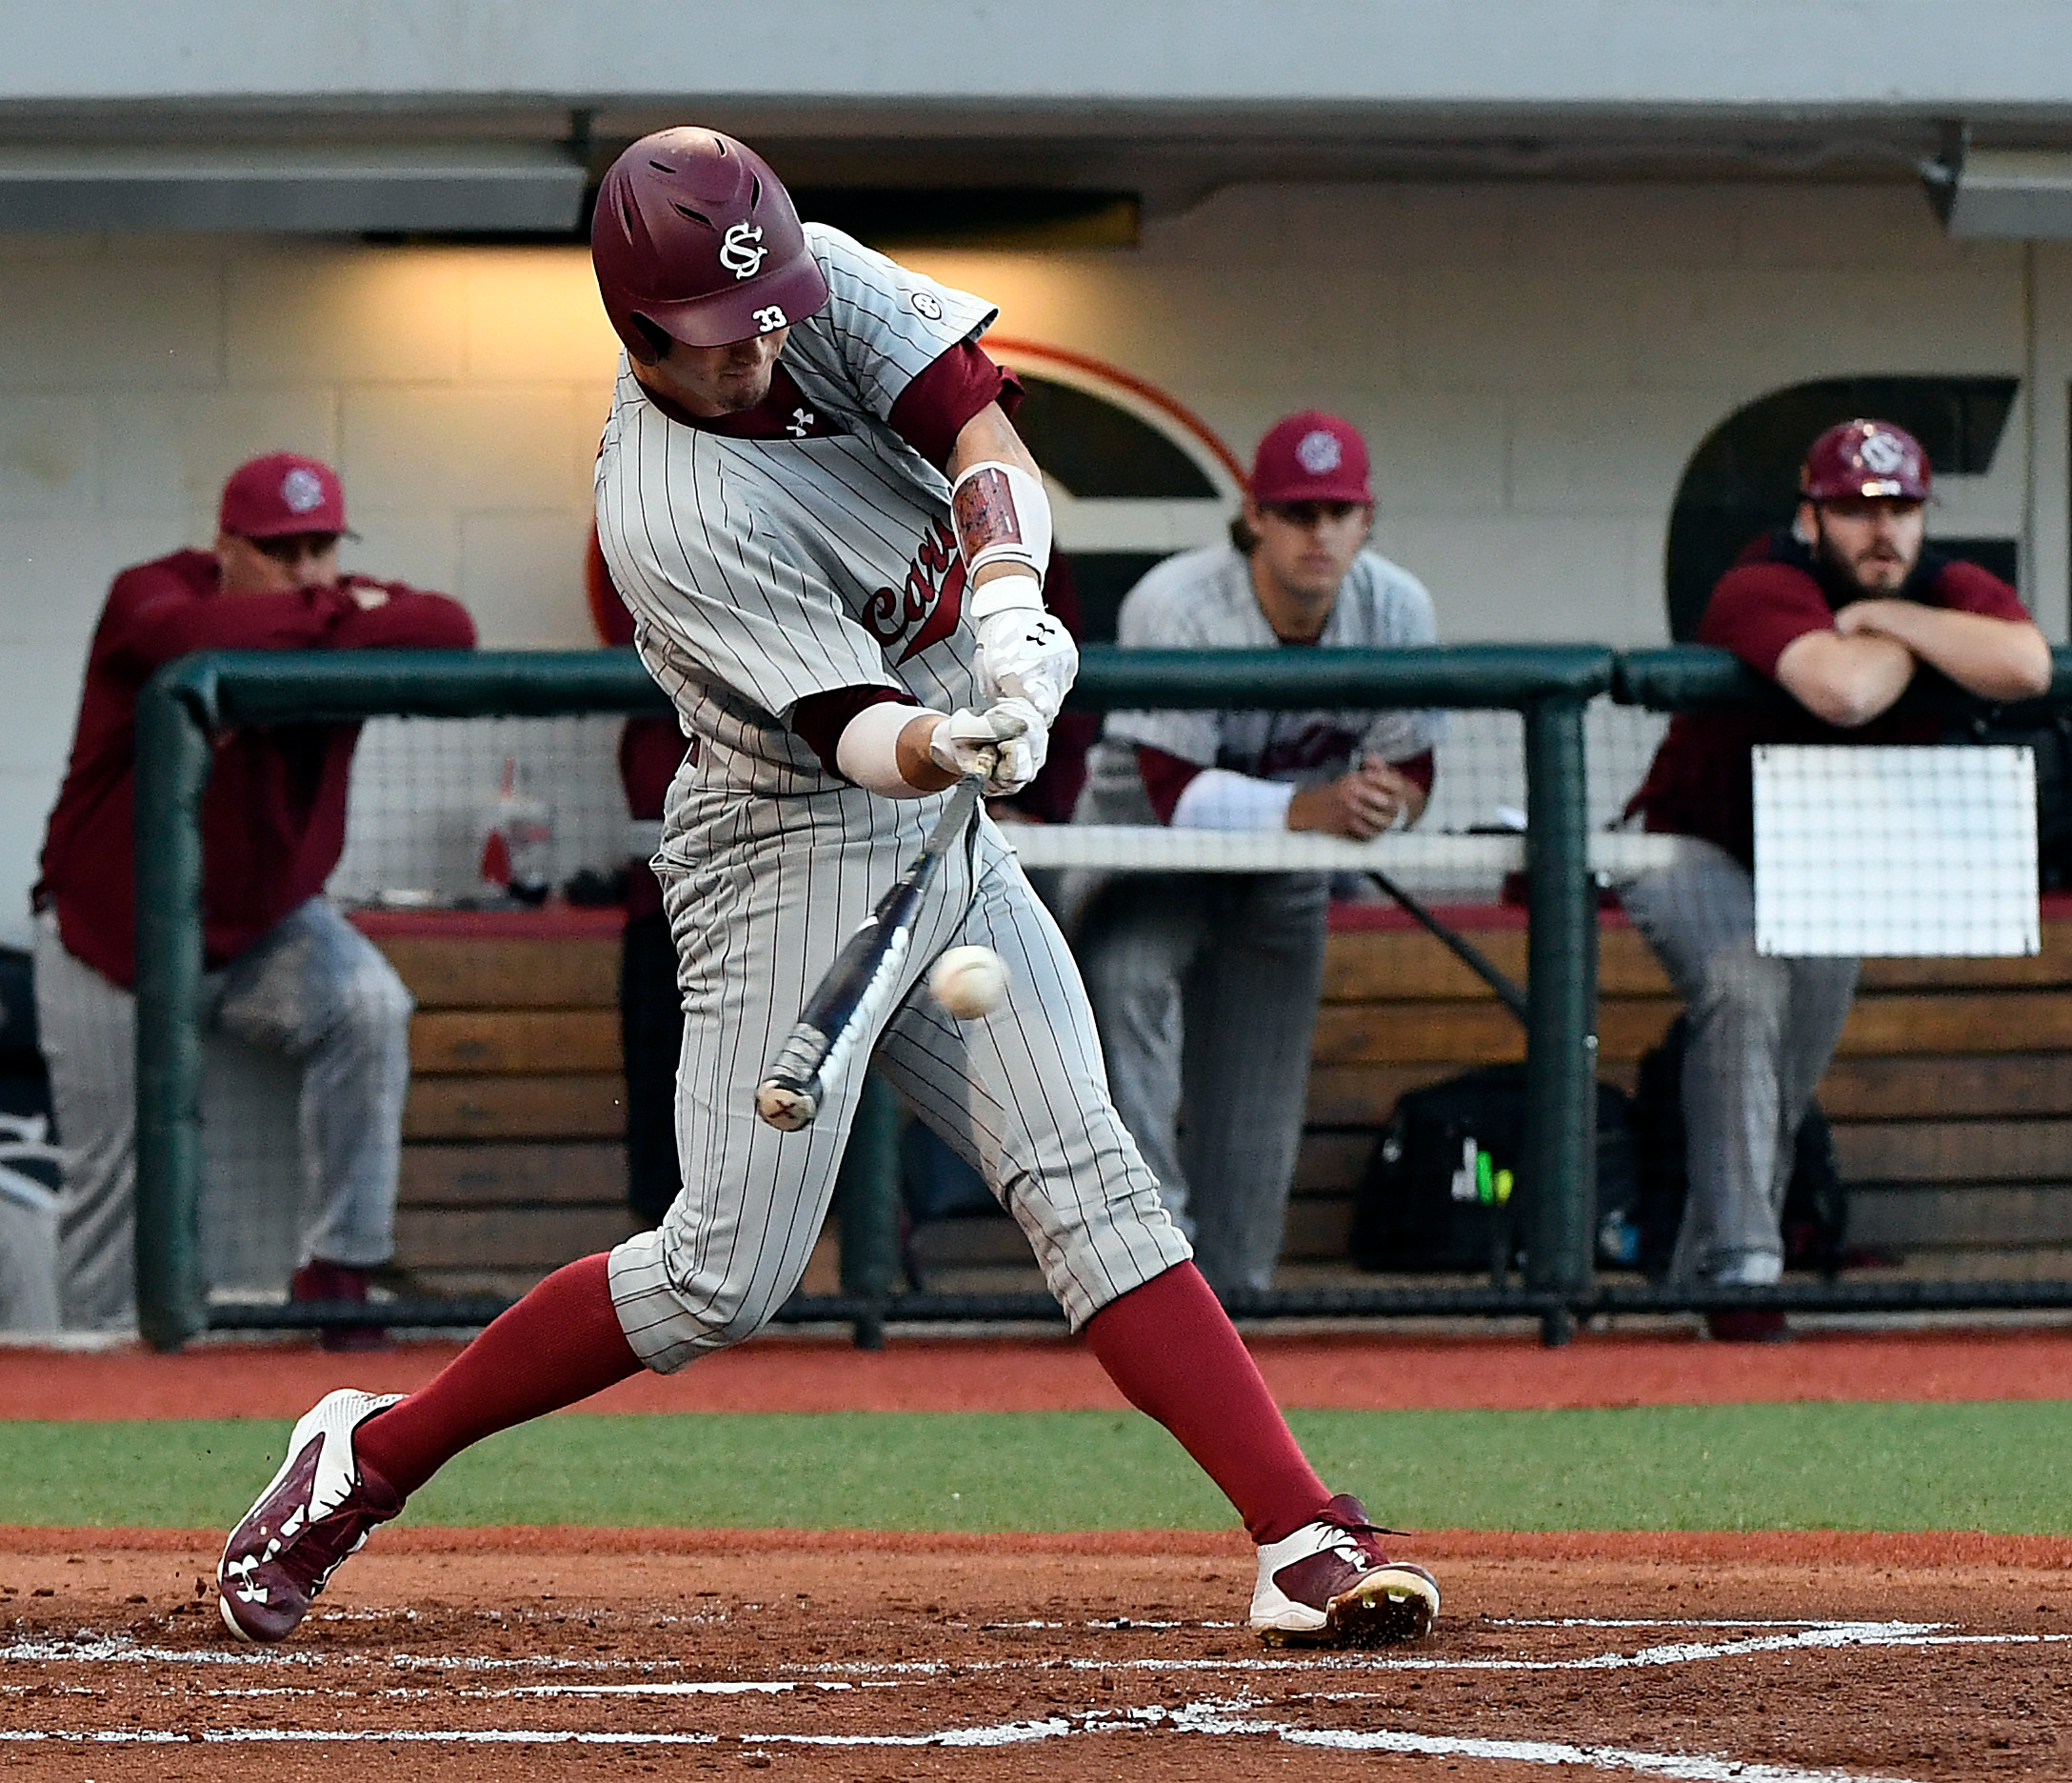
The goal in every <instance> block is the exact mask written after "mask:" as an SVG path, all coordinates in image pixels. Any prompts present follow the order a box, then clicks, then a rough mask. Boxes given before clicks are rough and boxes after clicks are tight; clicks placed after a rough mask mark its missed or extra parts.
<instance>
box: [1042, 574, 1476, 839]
mask: <svg viewBox="0 0 2072 1783" xmlns="http://www.w3.org/2000/svg"><path fill="white" fill-rule="evenodd" d="M1116 641H1117V642H1118V643H1120V644H1121V645H1123V646H1124V648H1126V649H1134V650H1272V649H1274V648H1275V647H1276V646H1277V645H1279V644H1280V640H1279V639H1278V638H1277V637H1275V636H1274V633H1273V628H1272V627H1271V626H1270V625H1268V624H1267V623H1266V615H1265V613H1264V612H1262V611H1260V608H1259V599H1258V596H1257V595H1256V594H1254V592H1253V591H1252V580H1251V566H1250V564H1249V563H1248V562H1247V560H1246V559H1245V557H1244V556H1243V555H1241V554H1240V553H1239V551H1237V549H1236V548H1235V547H1234V546H1230V545H1210V546H1205V547H1204V548H1202V549H1201V550H1199V551H1183V552H1181V553H1180V555H1179V556H1177V557H1168V558H1167V559H1166V561H1165V562H1164V563H1162V564H1159V565H1157V566H1156V567H1154V568H1153V569H1152V570H1150V571H1147V572H1146V575H1145V576H1144V578H1143V580H1142V581H1140V582H1139V583H1138V584H1137V586H1136V587H1135V588H1133V589H1131V590H1130V591H1129V593H1128V595H1127V596H1126V598H1125V599H1124V601H1123V605H1122V611H1121V612H1120V614H1119V615H1118V619H1117V626H1116ZM1438 641H1439V632H1438V628H1437V625H1436V624H1435V622H1434V620H1433V617H1432V597H1431V596H1430V595H1429V594H1428V593H1426V592H1425V585H1424V584H1423V583H1422V582H1420V581H1419V580H1418V579H1417V577H1415V576H1414V575H1412V574H1411V573H1410V572H1409V571H1407V570H1404V569H1400V568H1399V567H1398V566H1397V565H1395V564H1392V563H1390V562H1389V561H1388V559H1387V558H1385V557H1384V556H1382V555H1380V554H1379V553H1378V552H1376V551H1361V552H1360V553H1359V554H1358V555H1357V556H1356V557H1355V558H1354V559H1353V563H1352V568H1351V570H1349V571H1347V572H1346V575H1345V582H1344V583H1343V584H1342V585H1341V587H1340V589H1339V591H1338V598H1337V600H1336V601H1335V602H1333V604H1332V607H1331V616H1330V618H1329V620H1328V621H1326V622H1325V628H1324V634H1323V636H1322V637H1320V638H1319V639H1318V640H1317V648H1319V649H1323V650H1351V649H1360V648H1372V649H1385V650H1405V649H1414V648H1416V647H1418V646H1422V645H1429V644H1436V643H1437V642H1438ZM1443 726H1444V717H1443V714H1441V713H1439V712H1432V711H1117V712H1110V713H1109V714H1108V717H1107V722H1106V724H1105V725H1104V726H1103V727H1102V732H1101V740H1100V742H1098V743H1097V744H1095V745H1094V747H1093V749H1092V750H1091V751H1089V752H1088V755H1087V762H1086V775H1087V778H1086V791H1085V792H1084V793H1083V794H1082V795H1081V800H1080V805H1079V809H1078V811H1077V812H1076V813H1075V815H1076V816H1077V818H1078V820H1079V821H1080V822H1082V823H1155V822H1156V821H1157V818H1156V816H1155V815H1154V814H1153V813H1152V811H1151V805H1150V800H1149V798H1148V797H1147V796H1146V793H1145V791H1144V783H1143V779H1142V777H1141V776H1140V775H1139V773H1138V771H1137V750H1138V748H1139V747H1140V746H1144V747H1148V748H1151V749H1155V750H1162V751H1165V752H1166V754H1168V755H1177V756H1178V757H1179V758H1180V759H1181V760H1182V761H1190V762H1193V763H1195V764H1196V765H1197V766H1198V767H1202V768H1226V769H1229V770H1230V771H1233V772H1236V773H1243V774H1250V775H1252V776H1253V777H1255V778H1257V779H1262V780H1278V781H1283V782H1288V781H1292V782H1294V783H1295V784H1297V785H1301V786H1314V785H1317V784H1318V783H1320V782H1322V781H1325V780H1329V779H1333V778H1335V777H1336V776H1337V775H1339V774H1342V773H1344V772H1345V770H1346V768H1347V767H1348V766H1349V765H1350V762H1351V758H1352V755H1353V753H1354V751H1356V750H1357V751H1361V752H1363V753H1365V754H1369V755H1378V756H1380V757H1381V758H1382V759H1383V760H1384V761H1392V762H1400V761H1406V760H1408V759H1409V758H1410V757H1411V756H1414V755H1421V754H1423V753H1424V752H1425V751H1426V750H1428V749H1430V748H1432V746H1433V745H1434V744H1435V743H1436V742H1437V741H1438V738H1439V734H1440V731H1441V730H1442V729H1443Z"/></svg>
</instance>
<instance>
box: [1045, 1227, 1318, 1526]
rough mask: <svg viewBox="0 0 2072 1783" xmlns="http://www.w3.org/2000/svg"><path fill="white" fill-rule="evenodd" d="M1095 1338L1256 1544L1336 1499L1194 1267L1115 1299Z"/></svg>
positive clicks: (1100, 1317) (1109, 1363)
mask: <svg viewBox="0 0 2072 1783" xmlns="http://www.w3.org/2000/svg"><path fill="white" fill-rule="evenodd" d="M1085 1336H1086V1344H1087V1347H1088V1348H1089V1349H1090V1350H1092V1352H1094V1354H1095V1355H1096V1356H1098V1357H1099V1358H1100V1362H1101V1366H1102V1367H1103V1368H1105V1369H1106V1370H1107V1372H1108V1378H1109V1379H1110V1380H1111V1381H1113V1382H1114V1383H1115V1384H1116V1386H1118V1387H1120V1388H1121V1389H1122V1390H1123V1392H1124V1394H1125V1396H1126V1398H1127V1399H1128V1400H1129V1403H1130V1404H1131V1405H1133V1406H1135V1407H1136V1408H1137V1409H1138V1411H1140V1412H1147V1413H1149V1414H1150V1415H1151V1416H1152V1417H1155V1418H1156V1419H1158V1421H1159V1422H1160V1423H1161V1424H1163V1425H1165V1426H1166V1429H1167V1430H1169V1431H1171V1432H1172V1433H1173V1434H1174V1435H1175V1436H1176V1437H1178V1438H1179V1439H1180V1446H1181V1447H1182V1448H1183V1449H1185V1451H1186V1452H1188V1453H1189V1454H1190V1455H1192V1456H1193V1457H1194V1459H1195V1461H1196V1462H1197V1463H1198V1464H1199V1465H1200V1467H1201V1469H1202V1471H1203V1472H1205V1473H1206V1474H1207V1475H1208V1477H1209V1478H1210V1479H1212V1480H1214V1481H1215V1482H1216V1484H1217V1485H1218V1486H1220V1487H1222V1488H1223V1492H1224V1495H1225V1497H1226V1498H1228V1499H1229V1500H1230V1502H1231V1503H1232V1504H1234V1505H1236V1506H1237V1508H1238V1514H1239V1515H1240V1516H1242V1517H1243V1518H1244V1519H1245V1530H1246V1531H1247V1532H1248V1533H1250V1535H1251V1538H1252V1539H1253V1540H1254V1541H1255V1542H1261V1543H1265V1542H1276V1541H1280V1540H1282V1539H1283V1538H1284V1537H1285V1536H1288V1535H1292V1534H1293V1533H1295V1532H1296V1531H1297V1530H1299V1529H1301V1528H1302V1526H1303V1525H1304V1524H1305V1523H1308V1522H1311V1521H1313V1520H1314V1519H1315V1517H1316V1515H1317V1513H1318V1512H1320V1511H1321V1510H1323V1508H1324V1506H1325V1503H1326V1502H1327V1501H1328V1500H1329V1498H1330V1495H1331V1494H1330V1493H1327V1492H1326V1491H1325V1488H1324V1482H1323V1481H1322V1480H1320V1479H1319V1478H1318V1477H1317V1475H1316V1472H1315V1471H1314V1470H1313V1469H1312V1468H1311V1467H1310V1465H1309V1463H1308V1462H1307V1461H1306V1460H1305V1459H1304V1457H1303V1452H1302V1450H1301V1449H1300V1448H1299V1447H1298V1446H1297V1445H1296V1442H1295V1436H1294V1432H1291V1431H1290V1430H1289V1429H1288V1427H1287V1420H1286V1419H1285V1418H1284V1417H1283V1416H1282V1415H1281V1409H1280V1407H1279V1406H1277V1405H1275V1404H1274V1403H1273V1395H1272V1394H1271V1393H1269V1392H1267V1391H1266V1383H1265V1381H1263V1380H1262V1379H1260V1377H1259V1368H1258V1365H1257V1364H1256V1363H1255V1362H1253V1360H1252V1358H1251V1354H1250V1352H1248V1351H1247V1350H1246V1349H1245V1344H1244V1340H1243V1339H1242V1338H1240V1337H1239V1336H1238V1333H1237V1331H1236V1328H1235V1327H1233V1326H1232V1325H1231V1323H1230V1319H1229V1315H1228V1314H1226V1313H1225V1312H1224V1310H1223V1307H1222V1305H1221V1304H1220V1303H1219V1302H1218V1301H1217V1299H1216V1296H1215V1295H1214V1294H1213V1293H1211V1292H1209V1289H1208V1284H1207V1283H1206V1282H1205V1281H1204V1280H1203V1279H1202V1275H1201V1272H1200V1271H1199V1270H1197V1269H1196V1268H1195V1267H1194V1265H1193V1264H1191V1263H1181V1264H1177V1265H1176V1266H1174V1267H1173V1268H1172V1269H1169V1270H1167V1271H1166V1272H1165V1274H1163V1275H1158V1276H1154V1277H1153V1278H1152V1279H1151V1280H1149V1281H1147V1282H1146V1283H1145V1284H1144V1286H1143V1287H1141V1288H1133V1289H1131V1290H1130V1291H1129V1292H1127V1293H1126V1294H1125V1295H1124V1296H1123V1297H1122V1298H1121V1299H1120V1300H1114V1301H1110V1302H1109V1303H1108V1304H1107V1305H1106V1306H1105V1307H1103V1308H1102V1309H1101V1311H1100V1312H1096V1313H1095V1314H1094V1315H1093V1317H1092V1318H1090V1319H1088V1320H1087V1321H1086V1332H1085Z"/></svg>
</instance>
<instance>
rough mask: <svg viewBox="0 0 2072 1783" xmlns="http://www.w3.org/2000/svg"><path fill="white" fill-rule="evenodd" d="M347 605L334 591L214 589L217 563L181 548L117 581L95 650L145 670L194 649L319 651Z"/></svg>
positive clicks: (102, 620)
mask: <svg viewBox="0 0 2072 1783" xmlns="http://www.w3.org/2000/svg"><path fill="white" fill-rule="evenodd" d="M344 602H345V597H344V596H343V595H342V594H340V593H339V592H338V591H336V590H334V589H308V590H298V591H295V592H293V593H289V594H235V595H226V594H219V593H217V592H215V564H214V561H213V560H212V559H211V558H209V556H208V554H207V553H206V552H202V551H189V552H183V553H181V554H179V555H177V556H174V557H170V558H161V559H160V560H159V561H158V562H156V563H148V564H140V565H139V566H138V567H137V568H136V569H134V570H125V571H123V572H122V574H120V575H119V576H117V577H116V578H115V582H114V586H113V587H112V588H110V590H109V594H108V606H107V608H106V610H105V611H103V613H102V617H101V626H100V634H99V637H98V639H97V640H96V650H97V651H100V652H105V653H106V655H107V657H108V658H109V659H110V660H111V661H117V662H125V663H128V664H130V666H131V667H132V668H134V669H136V670H139V671H143V672H144V673H149V671H151V670H153V669H158V668H162V667H164V665H166V664H167V663H169V662H172V661H175V660H176V659H178V658H179V657H182V656H186V655H188V654H189V653H190V652H192V651H203V650H312V649H318V648H321V647H322V646H323V645H324V644H325V643H326V642H328V641H329V633H330V631H332V629H333V628H334V627H335V626H336V625H337V624H338V622H339V620H340V619H341V618H342V617H343V616H344ZM140 678H141V677H140Z"/></svg>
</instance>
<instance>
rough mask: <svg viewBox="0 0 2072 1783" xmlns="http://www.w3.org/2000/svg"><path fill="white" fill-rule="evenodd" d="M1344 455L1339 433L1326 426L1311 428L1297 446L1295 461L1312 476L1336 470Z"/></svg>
mask: <svg viewBox="0 0 2072 1783" xmlns="http://www.w3.org/2000/svg"><path fill="white" fill-rule="evenodd" d="M1344 456H1345V449H1344V448H1343V447H1341V446H1340V445H1339V443H1338V435H1337V434H1336V433H1333V432H1331V431H1329V430H1328V429H1326V428H1313V429H1311V430H1310V431H1308V432H1307V433H1305V434H1304V435H1303V436H1302V439H1301V441H1300V443H1299V444H1298V445H1297V446H1296V448H1295V462H1296V463H1297V464H1299V465H1301V466H1302V468H1303V469H1304V470H1305V471H1308V472H1309V474H1310V475H1311V476H1322V475H1324V473H1325V471H1336V470H1337V469H1338V467H1339V462H1340V460H1341V459H1342V458H1343V457H1344Z"/></svg>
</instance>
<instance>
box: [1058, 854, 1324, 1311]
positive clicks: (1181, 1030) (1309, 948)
mask: <svg viewBox="0 0 2072 1783" xmlns="http://www.w3.org/2000/svg"><path fill="white" fill-rule="evenodd" d="M1329 897H1330V881H1329V880H1328V879H1326V878H1325V877H1324V876H1322V875H1321V874H1315V873H1256V874H1255V873H1243V874H1220V873H1187V874H1166V873H1127V874H1118V875H1117V876H1116V878H1115V881H1114V882H1113V883H1111V884H1110V885H1108V886H1106V888H1104V889H1103V890H1102V891H1100V892H1099V893H1098V894H1097V895H1096V896H1094V897H1093V898H1091V899H1090V900H1088V903H1087V906H1086V913H1085V914H1084V915H1083V916H1082V917H1081V919H1080V926H1079V957H1080V960H1081V962H1082V964H1083V966H1084V968H1085V970H1086V988H1087V990H1088V991H1089V992H1091V993H1092V997H1093V1008H1094V1016H1095V1019H1096V1021H1097V1022H1098V1023H1099V1024H1100V1033H1101V1045H1102V1050H1103V1051H1104V1052H1106V1056H1107V1061H1108V1070H1109V1072H1111V1073H1112V1075H1113V1078H1114V1084H1115V1101H1116V1106H1117V1107H1118V1108H1119V1109H1121V1111H1122V1113H1123V1118H1124V1120H1125V1121H1126V1122H1127V1123H1128V1126H1129V1131H1130V1132H1133V1133H1134V1134H1135V1135H1136V1136H1137V1143H1138V1144H1139V1145H1140V1146H1142V1147H1143V1148H1144V1154H1145V1156H1146V1159H1148V1160H1149V1162H1150V1165H1151V1167H1152V1169H1153V1170H1155V1171H1156V1172H1158V1176H1159V1180H1160V1181H1161V1182H1162V1183H1163V1184H1164V1185H1165V1191H1166V1205H1167V1206H1168V1207H1169V1208H1170V1209H1171V1211H1172V1213H1173V1216H1174V1218H1175V1219H1177V1220H1179V1221H1180V1223H1181V1225H1182V1227H1183V1229H1184V1230H1185V1231H1186V1232H1187V1235H1188V1236H1189V1237H1191V1238H1192V1239H1193V1240H1194V1249H1195V1261H1196V1262H1197V1263H1198V1264H1199V1265H1200V1267H1201V1271H1202V1273H1203V1275H1204V1276H1205V1277H1206V1278H1207V1281H1208V1285H1209V1286H1210V1287H1211V1288H1213V1289H1214V1290H1215V1291H1216V1292H1218V1293H1219V1294H1222V1295H1224V1296H1225V1297H1226V1298H1227V1297H1228V1295H1229V1294H1230V1292H1231V1291H1232V1290H1234V1289H1245V1288H1250V1289H1260V1290H1264V1289H1268V1288H1271V1287H1272V1286H1273V1272H1274V1266H1275V1265H1276V1264H1277V1263H1279V1261H1280V1260H1281V1244H1282V1237H1283V1234H1284V1232H1285V1228H1286V1225H1287V1196H1288V1188H1289V1185H1290V1184H1291V1183H1292V1182H1293V1181H1294V1178H1295V1155H1296V1152H1298V1150H1299V1149H1300V1148H1301V1145H1302V1136H1303V1121H1304V1118H1305V1095H1306V1092H1307V1090H1308V1085H1309V1048H1310V1041H1311V1039H1312V1038H1313V1036H1314V1035H1315V1032H1316V1027H1317V997H1318V995H1319V993H1320V992H1321V991H1322V989H1323V984H1324V944H1325V926H1326V920H1327V917H1328V912H1329Z"/></svg>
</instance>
